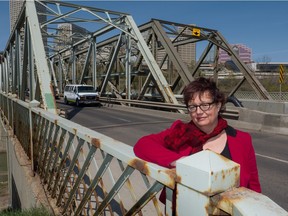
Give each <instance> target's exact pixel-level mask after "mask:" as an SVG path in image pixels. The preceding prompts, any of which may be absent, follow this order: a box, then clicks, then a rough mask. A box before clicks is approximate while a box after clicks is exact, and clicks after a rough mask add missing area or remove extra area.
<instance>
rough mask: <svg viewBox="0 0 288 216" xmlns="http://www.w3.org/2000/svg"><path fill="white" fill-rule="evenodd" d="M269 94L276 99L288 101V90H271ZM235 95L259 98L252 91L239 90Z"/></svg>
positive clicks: (239, 97) (240, 97)
mask: <svg viewBox="0 0 288 216" xmlns="http://www.w3.org/2000/svg"><path fill="white" fill-rule="evenodd" d="M269 95H270V96H271V98H272V99H273V100H276V101H288V92H269ZM235 97H237V98H238V99H254V100H259V99H260V98H259V97H258V96H257V94H256V92H251V91H237V92H236V93H235Z"/></svg>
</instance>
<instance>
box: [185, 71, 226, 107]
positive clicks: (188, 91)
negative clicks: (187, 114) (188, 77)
mask: <svg viewBox="0 0 288 216" xmlns="http://www.w3.org/2000/svg"><path fill="white" fill-rule="evenodd" d="M207 91H208V92H209V94H210V95H211V97H212V98H213V102H214V103H221V110H224V109H225V103H226V97H225V94H224V93H223V92H221V91H220V90H219V89H218V87H217V85H216V83H215V82H214V81H213V80H212V79H210V78H205V77H198V78H196V79H195V80H194V81H192V82H190V83H189V84H188V85H187V86H186V87H185V89H184V92H183V98H184V103H185V105H186V107H188V103H189V101H190V100H191V99H192V98H193V96H194V95H195V94H196V93H200V96H202V95H203V94H204V92H207Z"/></svg>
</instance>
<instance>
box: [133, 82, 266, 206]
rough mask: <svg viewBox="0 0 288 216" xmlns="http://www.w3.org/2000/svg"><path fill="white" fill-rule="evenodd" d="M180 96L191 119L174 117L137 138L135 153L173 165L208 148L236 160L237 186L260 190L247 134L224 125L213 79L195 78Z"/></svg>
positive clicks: (222, 98)
mask: <svg viewBox="0 0 288 216" xmlns="http://www.w3.org/2000/svg"><path fill="white" fill-rule="evenodd" d="M183 97H184V102H185V105H186V106H187V109H188V111H189V114H190V117H191V121H190V122H189V123H183V122H182V121H180V120H177V121H175V122H174V123H173V124H172V126H171V127H170V128H168V129H166V130H164V131H162V132H160V133H157V134H151V135H148V136H144V137H142V138H140V139H139V140H138V142H137V143H136V145H135V146H134V152H135V154H136V156H138V157H139V158H142V159H143V160H146V161H149V162H153V163H156V164H158V165H161V166H164V167H168V168H174V167H175V161H176V160H178V159H179V158H181V157H185V156H188V155H191V154H194V153H196V152H199V151H201V150H205V149H209V150H212V151H214V152H216V153H219V154H221V155H223V156H225V157H227V158H229V159H230V160H233V161H235V162H236V163H238V164H240V186H243V187H246V188H249V189H251V190H254V191H256V192H259V193H260V192H261V187H260V183H259V178H258V170H257V164H256V157H255V152H254V148H253V145H252V140H251V136H250V134H248V133H246V132H243V131H240V130H237V129H234V128H232V127H231V126H229V125H227V121H226V120H224V119H223V118H222V117H221V116H220V115H219V113H220V111H222V110H223V109H224V105H225V102H226V100H225V96H224V94H223V93H221V92H220V91H219V89H218V88H217V86H216V83H215V82H213V81H212V80H210V79H207V78H204V77H200V78H197V79H196V80H194V81H192V82H191V83H190V84H189V85H188V86H187V87H186V88H185V90H184V93H183ZM161 201H162V199H161Z"/></svg>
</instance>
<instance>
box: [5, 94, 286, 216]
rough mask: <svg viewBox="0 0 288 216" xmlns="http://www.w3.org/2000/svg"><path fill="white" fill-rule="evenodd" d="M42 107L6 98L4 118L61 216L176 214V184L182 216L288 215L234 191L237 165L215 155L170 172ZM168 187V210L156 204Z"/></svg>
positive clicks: (258, 196) (202, 156)
mask: <svg viewBox="0 0 288 216" xmlns="http://www.w3.org/2000/svg"><path fill="white" fill-rule="evenodd" d="M38 105H39V103H38V102H37V101H32V102H30V103H26V102H23V101H21V100H17V99H16V98H14V97H12V96H8V97H7V96H5V95H3V94H1V95H0V107H1V115H2V118H3V119H5V121H6V124H7V125H10V127H11V129H12V130H13V132H14V134H15V136H16V138H17V139H18V140H19V142H20V143H21V145H22V147H23V149H24V150H25V152H26V154H27V155H28V156H29V158H30V160H31V161H32V162H33V163H32V168H33V170H35V172H36V173H37V174H38V175H39V176H40V178H41V180H42V182H43V183H44V184H45V189H46V190H48V191H49V193H50V195H51V197H52V198H54V199H55V200H56V201H57V205H58V206H59V207H60V208H61V211H62V214H63V215H173V213H172V202H171V200H172V191H173V190H174V189H175V188H176V185H177V201H176V202H177V205H176V215H183V216H184V215H187V212H190V213H191V214H190V213H189V215H217V214H219V213H221V212H223V211H225V212H226V213H228V214H231V215H251V214H256V213H258V212H260V213H261V215H273V214H275V213H277V215H287V212H286V211H284V210H283V209H282V208H281V207H279V206H278V205H277V204H276V203H274V202H273V201H272V200H270V199H269V198H268V197H266V196H264V195H262V194H258V193H256V192H253V191H249V190H248V189H245V188H236V187H237V186H238V184H239V172H240V169H239V165H238V164H236V163H234V162H233V161H230V160H227V159H225V158H224V157H222V156H219V155H218V154H216V153H213V152H211V151H202V152H200V153H197V154H194V155H192V156H190V157H186V158H184V159H181V160H178V161H177V164H176V170H173V169H172V170H170V169H166V168H163V167H160V166H158V165H155V164H151V163H147V162H145V161H143V160H141V159H139V158H137V157H135V155H134V153H133V149H132V147H130V146H128V145H126V144H124V143H122V142H119V141H117V140H114V139H112V138H109V137H107V136H105V135H103V134H100V133H98V132H96V131H92V130H90V129H88V128H85V127H83V126H81V125H78V124H76V123H73V122H71V121H69V120H67V119H64V118H62V117H60V116H58V115H55V114H53V113H51V112H48V111H45V110H43V109H41V108H39V107H38ZM200 164H201V166H200ZM207 168H208V169H207ZM164 187H165V188H166V189H165V190H166V193H167V198H166V199H167V200H166V207H165V206H164V205H163V204H161V203H160V202H159V201H158V199H157V198H158V196H159V192H160V191H161V190H162V189H163V188H164ZM243 194H244V195H243ZM236 199H237V200H236ZM251 200H252V201H253V206H252V207H251V202H252V201H251ZM262 213H264V214H262Z"/></svg>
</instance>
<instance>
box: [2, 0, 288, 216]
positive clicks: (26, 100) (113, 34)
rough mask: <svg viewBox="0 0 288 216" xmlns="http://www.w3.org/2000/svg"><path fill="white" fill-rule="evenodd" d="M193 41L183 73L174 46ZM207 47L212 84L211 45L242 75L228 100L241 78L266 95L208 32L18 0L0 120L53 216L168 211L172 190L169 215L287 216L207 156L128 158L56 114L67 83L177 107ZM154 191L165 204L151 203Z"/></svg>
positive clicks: (124, 150) (235, 170)
mask: <svg viewBox="0 0 288 216" xmlns="http://www.w3.org/2000/svg"><path fill="white" fill-rule="evenodd" d="M73 29H75V31H74V30H73ZM76 29H77V30H76ZM195 30H196V32H197V34H194V33H193V32H194V31H195ZM187 32H190V33H187ZM192 33H193V34H192ZM198 42H206V44H207V46H206V48H205V49H204V50H203V53H202V55H201V57H200V58H199V60H198V61H197V62H195V64H194V65H193V67H192V69H191V68H188V66H187V65H186V64H185V63H184V62H183V60H182V59H181V56H180V54H179V53H178V52H177V50H178V48H179V47H181V46H184V45H186V44H189V43H194V44H196V43H198ZM212 48H213V49H214V50H215V52H214V57H215V72H214V76H215V78H216V79H217V71H218V70H219V68H218V67H217V56H218V53H219V49H223V50H225V51H226V52H227V53H228V54H229V55H230V56H231V58H232V60H233V61H234V62H235V64H236V65H237V67H238V68H239V69H240V71H241V72H242V73H243V79H242V80H241V81H240V82H239V84H238V85H237V86H235V88H234V89H233V90H232V91H231V92H230V94H229V95H233V94H234V93H235V92H236V91H237V90H238V89H239V87H240V86H241V84H242V83H243V82H244V81H245V80H246V81H247V82H248V83H249V84H250V85H251V87H252V88H253V90H254V91H255V92H256V94H257V95H258V97H260V98H261V99H265V100H270V99H271V97H270V96H269V94H268V93H267V91H266V90H265V89H264V87H263V86H262V85H261V84H260V82H259V81H258V80H257V79H256V78H255V77H254V75H253V73H252V72H251V71H250V69H249V68H248V67H247V66H246V65H245V64H244V63H243V62H241V60H240V59H239V57H238V56H237V54H236V53H235V52H234V51H233V49H231V47H230V46H229V44H228V42H227V41H226V40H225V38H224V37H223V36H222V35H221V33H220V32H219V31H217V30H213V29H208V28H203V27H198V26H195V25H186V24H180V23H173V22H169V21H164V20H156V19H152V20H151V21H150V22H149V23H146V24H144V25H141V26H139V27H138V26H137V25H136V23H135V22H134V20H133V18H132V16H131V15H129V14H126V13H121V12H116V11H110V10H105V9H99V8H93V7H87V6H84V5H75V4H70V3H67V2H65V1H37V0H35V1H34V0H29V1H26V2H25V3H24V6H23V7H22V10H21V13H20V15H19V18H18V20H17V23H16V25H15V27H14V29H13V31H12V33H11V35H10V38H9V41H8V43H7V46H6V48H5V50H4V52H3V53H2V55H1V67H0V73H1V76H0V85H1V86H0V89H1V96H0V105H1V117H2V120H3V122H4V123H5V125H6V127H7V129H8V131H10V133H11V134H12V136H15V137H16V138H17V141H18V142H19V143H20V145H21V146H22V149H23V151H24V152H25V154H26V155H27V156H28V157H29V160H30V161H31V168H32V170H33V172H35V173H36V174H37V175H39V176H40V179H41V182H42V184H43V188H44V189H45V190H46V191H48V193H49V195H50V199H51V202H53V201H54V202H55V203H56V205H57V206H58V207H59V209H60V212H61V214H64V215H105V214H109V215H136V214H138V215H164V214H167V215H172V214H173V213H172V202H171V200H172V191H173V189H175V188H176V185H177V207H176V212H177V215H187V212H195V215H208V214H218V213H219V212H221V211H222V212H223V211H224V212H227V213H228V214H231V215H247V214H248V213H251V212H257V213H259V212H262V211H263V212H262V213H263V214H266V215H267V214H268V215H271V214H275V212H277V215H287V212H285V211H284V210H283V209H281V208H280V207H279V206H278V205H277V204H275V203H274V202H273V201H272V200H270V199H269V198H268V197H266V196H264V195H261V194H256V193H255V192H252V191H249V190H247V189H245V188H237V186H238V183H239V165H238V164H235V163H234V162H232V161H228V162H227V161H226V160H225V159H223V158H222V157H220V156H219V155H216V154H215V153H213V152H209V151H206V152H201V153H199V154H195V155H193V156H191V157H188V158H187V160H184V161H179V163H178V162H177V168H176V170H169V169H165V168H163V167H160V166H157V165H155V164H150V163H147V162H145V161H142V160H140V159H139V158H136V157H135V155H134V153H133V150H132V148H131V147H129V146H127V145H125V144H124V143H120V142H118V141H116V140H113V139H111V138H109V137H106V136H104V135H102V134H100V133H97V132H95V131H92V130H89V129H87V128H84V127H83V126H80V125H77V124H75V123H73V122H70V121H68V120H67V119H64V118H62V117H60V116H59V115H58V113H57V106H56V102H55V98H54V91H55V89H59V91H60V93H62V92H63V87H64V86H65V85H66V84H67V83H90V84H92V85H94V86H95V87H97V88H98V89H99V92H100V94H101V96H105V95H106V94H107V92H110V91H112V92H113V93H114V94H115V96H116V98H117V99H119V101H121V104H122V105H126V104H127V103H125V100H131V95H132V89H133V88H137V89H139V92H138V94H137V97H136V98H134V100H136V101H142V100H143V98H144V95H145V94H146V93H151V92H152V93H155V92H156V93H157V95H159V96H160V98H161V101H162V102H164V103H167V104H172V105H179V104H180V105H181V101H178V100H177V98H176V96H175V95H178V94H181V93H182V90H183V88H184V86H185V85H186V84H188V83H189V82H190V81H192V80H193V79H194V77H195V76H197V75H198V74H197V73H198V70H199V68H200V66H201V64H202V62H203V61H204V60H205V57H206V56H207V55H208V53H209V52H210V51H211V50H212ZM167 62H168V63H167ZM165 65H166V66H165ZM167 65H173V67H172V69H171V68H170V67H167ZM165 67H166V68H165ZM27 89H29V95H27V94H25V92H27V91H26V90H27ZM124 93H125V94H124ZM15 145H16V144H15ZM8 149H10V150H11V149H12V150H13V148H10V147H9V148H8ZM12 150H11V151H12ZM199 160H204V161H206V162H205V163H207V164H210V165H211V164H214V165H215V166H209V169H208V170H206V168H203V170H201V169H202V168H201V167H200V168H199V167H197V166H196V167H193V166H191V164H195V163H196V164H197V161H199ZM193 161H194V162H193ZM189 164H190V165H189ZM219 167H221V169H219ZM188 169H189V172H187V170H188ZM199 170H200V171H199ZM187 173H191V175H192V176H193V173H199V174H200V175H199V176H195V175H194V176H193V178H192V179H194V178H195V179H198V180H197V181H195V182H194V181H192V180H191V176H190V174H189V175H188V176H187ZM201 173H202V174H201ZM11 175H12V177H13V175H15V173H14V174H13V173H11ZM220 176H222V177H223V176H225V178H220ZM141 182H142V186H140V183H141ZM143 185H144V186H143ZM141 188H142V191H141V190H140V191H139V189H141ZM143 188H144V189H143ZM163 188H165V190H166V192H167V198H166V199H167V201H166V202H167V204H166V206H163V205H162V204H161V203H159V202H158V200H157V197H158V195H159V192H160V191H161V190H162V189H163ZM231 188H234V189H233V190H228V189H231ZM22 189H23V188H22ZM19 190H20V188H18V191H19ZM23 190H25V189H23ZM235 197H237V200H236V198H235ZM191 200H193V202H192V204H191V205H190V201H191ZM187 202H189V204H188V203H187ZM251 203H252V204H251ZM267 203H269V205H267ZM152 209H153V210H152ZM150 211H152V212H153V213H151V212H150ZM260 214H261V213H260Z"/></svg>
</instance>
